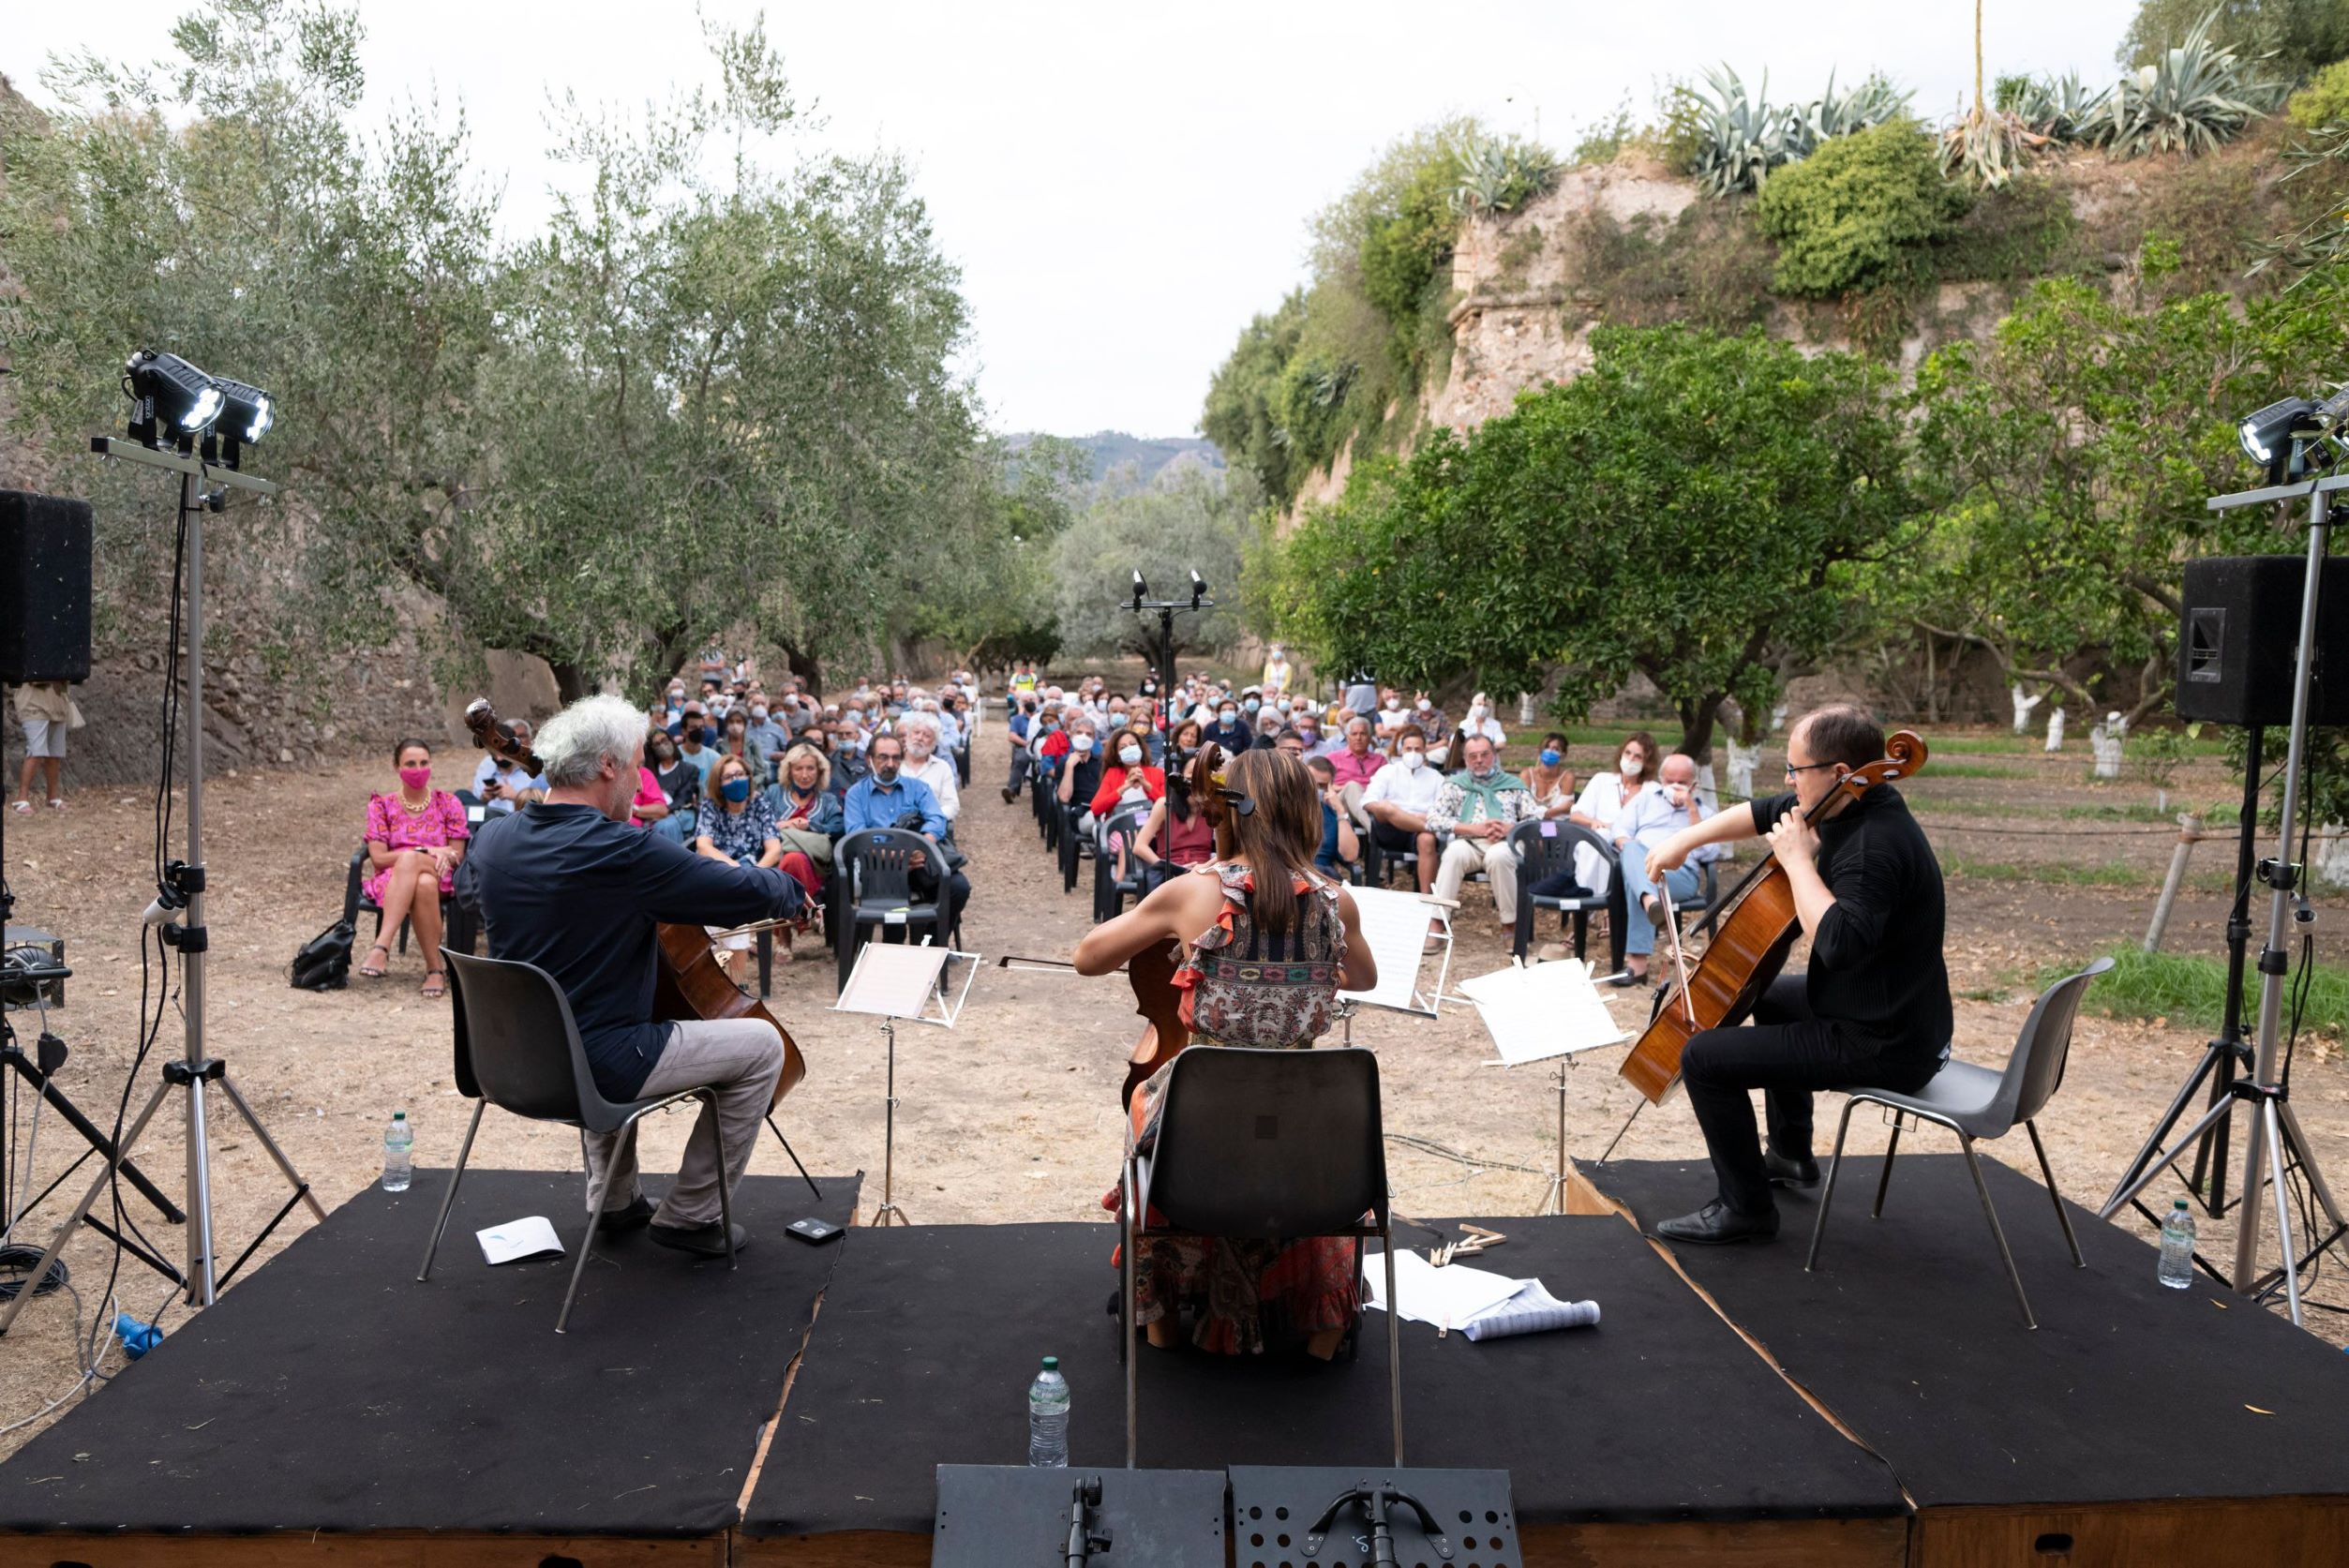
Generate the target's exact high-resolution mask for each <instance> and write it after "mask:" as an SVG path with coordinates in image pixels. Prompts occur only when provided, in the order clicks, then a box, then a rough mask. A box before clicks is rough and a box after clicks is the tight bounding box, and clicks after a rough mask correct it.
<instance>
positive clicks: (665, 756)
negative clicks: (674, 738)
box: [652, 746, 677, 768]
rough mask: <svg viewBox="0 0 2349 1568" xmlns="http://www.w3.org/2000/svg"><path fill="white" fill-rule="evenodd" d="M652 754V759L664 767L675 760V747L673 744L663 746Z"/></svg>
mask: <svg viewBox="0 0 2349 1568" xmlns="http://www.w3.org/2000/svg"><path fill="white" fill-rule="evenodd" d="M652 756H653V760H655V761H657V762H658V763H660V764H661V766H662V767H664V768H666V767H667V766H668V765H669V764H670V763H672V762H675V761H676V760H677V749H676V748H675V747H673V746H663V747H661V748H660V749H659V750H658V751H656V752H654V753H653V754H652Z"/></svg>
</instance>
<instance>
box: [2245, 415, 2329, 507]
mask: <svg viewBox="0 0 2349 1568" xmlns="http://www.w3.org/2000/svg"><path fill="white" fill-rule="evenodd" d="M2322 428H2323V426H2321V425H2320V424H2319V422H2318V420H2317V417H2316V405H2315V404H2313V403H2312V402H2310V401H2309V400H2308V399H2307V398H2305V397H2286V398H2284V399H2282V401H2281V402H2275V403H2270V404H2268V405H2267V407H2266V408H2264V409H2262V410H2260V411H2258V412H2257V413H2255V414H2252V416H2251V417H2250V418H2248V419H2245V420H2244V421H2242V422H2241V423H2240V424H2239V425H2237V426H2236V435H2237V438H2238V439H2239V440H2241V441H2242V443H2243V450H2244V452H2245V453H2246V454H2248V455H2250V457H2251V459H2252V462H2254V463H2257V464H2259V465H2260V466H2261V467H2262V468H2264V469H2266V470H2267V483H2268V484H2270V485H2282V484H2284V483H2286V482H2288V481H2290V480H2294V479H2297V478H2299V477H2300V475H2301V474H2302V473H2303V472H2304V471H2305V470H2306V467H2307V465H2306V463H2305V461H2304V452H2305V448H2306V445H2307V442H2308V440H2309V439H2310V438H2311V437H2312V436H2315V435H2318V434H2319V433H2321V431H2322Z"/></svg>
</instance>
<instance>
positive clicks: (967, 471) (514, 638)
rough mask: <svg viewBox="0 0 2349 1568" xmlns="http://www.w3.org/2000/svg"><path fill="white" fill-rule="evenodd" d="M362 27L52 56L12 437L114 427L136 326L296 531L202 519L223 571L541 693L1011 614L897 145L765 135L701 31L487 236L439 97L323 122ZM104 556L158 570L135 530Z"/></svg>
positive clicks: (317, 618)
mask: <svg viewBox="0 0 2349 1568" xmlns="http://www.w3.org/2000/svg"><path fill="white" fill-rule="evenodd" d="M360 38H361V33H360V28H359V24H358V20H357V14H356V12H355V10H353V9H351V8H348V7H335V6H333V5H330V4H305V3H301V0H212V3H211V4H210V5H209V6H208V7H206V8H205V9H203V10H202V11H200V12H199V13H197V14H196V15H194V16H193V17H191V18H189V19H188V20H187V22H183V23H182V24H181V25H180V27H179V28H178V29H176V30H175V32H174V34H173V40H174V42H175V43H176V44H177V46H178V47H179V49H180V52H181V55H182V63H181V65H180V66H179V67H178V68H177V69H176V70H175V71H173V72H172V75H171V77H170V84H169V85H168V87H167V86H165V85H161V84H159V83H160V81H161V79H160V78H158V77H157V76H156V75H153V74H150V73H142V72H140V71H134V70H127V69H123V68H120V67H113V66H111V65H108V64H106V63H104V62H101V61H97V60H95V59H90V58H83V59H82V60H79V61H76V62H73V63H71V64H69V65H67V67H64V68H63V69H61V70H60V71H58V72H56V73H54V74H53V75H52V86H53V88H54V89H55V90H56V92H57V93H58V95H59V97H62V98H63V99H64V100H65V103H66V106H67V107H66V110H65V112H63V113H62V114H60V116H59V117H58V119H57V121H56V123H55V125H54V126H53V127H52V128H51V129H50V130H49V131H48V132H47V133H45V134H44V133H37V131H34V130H32V129H28V128H26V127H17V130H16V133H15V134H13V135H11V136H9V138H8V140H7V142H6V144H5V149H0V157H5V159H6V162H7V189H6V194H5V198H0V201H5V211H4V212H0V232H5V233H6V234H7V260H8V264H9V267H10V269H11V270H12V271H13V272H14V274H15V276H16V277H17V279H18V280H19V282H20V283H21V284H22V289H23V291H24V292H23V297H22V300H21V301H20V302H19V304H18V305H17V306H16V310H15V316H16V324H17V327H18V328H19V330H16V331H12V333H11V337H12V339H13V347H14V351H15V355H16V360H15V369H16V372H17V376H16V380H17V382H18V396H19V397H20V399H21V400H22V407H23V409H24V411H25V413H26V415H27V416H28V421H29V423H30V424H31V426H33V428H34V429H36V430H37V431H38V432H40V433H41V434H42V436H43V437H45V438H46V439H48V440H50V441H52V442H54V443H55V444H57V445H58V446H60V447H61V448H62V447H68V446H70V445H71V444H73V443H74V442H75V441H77V440H78V439H79V438H80V437H81V436H82V433H83V432H84V431H85V430H87V429H88V428H91V427H105V426H114V425H116V424H117V423H118V422H119V419H120V408H119V406H118V405H119V400H118V398H117V396H116V395H115V393H114V390H113V377H112V374H111V373H110V372H109V371H108V370H107V369H106V368H105V367H106V366H109V365H118V364H119V363H120V362H121V358H122V356H123V354H124V352H125V351H126V350H127V348H129V347H134V346H138V345H141V344H152V345H154V346H156V347H158V348H170V349H173V350H177V351H181V352H183V353H186V354H187V356H188V357H190V358H192V359H194V360H195V361H196V362H197V363H199V364H202V365H206V366H209V367H211V368H213V369H215V370H217V371H219V372H222V373H233V374H237V375H239V376H242V377H243V378H245V379H247V380H250V381H256V382H258V383H260V384H262V385H265V386H267V387H269V388H270V390H271V391H272V392H273V393H275V394H276V395H277V405H278V408H279V411H280V414H279V421H278V425H277V429H276V430H274V431H273V432H272V434H271V438H270V441H269V442H268V443H267V444H266V445H264V446H262V447H261V448H259V449H258V453H257V456H256V461H257V462H258V463H259V465H260V466H261V467H262V470H264V471H266V472H269V473H271V474H272V475H273V476H277V477H280V478H282V479H283V480H284V481H285V482H286V483H287V485H288V490H289V505H288V508H287V509H288V511H289V512H291V513H292V515H293V518H294V521H293V522H292V524H290V525H287V526H279V527H276V528H270V529H248V530H224V532H226V533H227V534H228V535H229V537H230V539H231V540H232V541H234V542H233V543H232V544H229V545H227V546H226V548H225V550H224V553H223V561H222V565H223V567H224V568H225V569H226V570H228V571H232V572H237V571H242V572H246V573H248V574H251V575H254V576H255V577H257V578H266V579H267V580H268V581H270V582H272V583H276V584H286V585H291V586H290V589H287V590H283V591H289V592H291V593H292V595H293V596H294V597H295V599H296V601H297V604H296V605H295V606H292V607H291V608H290V613H289V614H288V617H287V620H288V622H289V624H292V625H294V626H297V627H299V628H300V629H301V632H302V634H303V635H316V636H320V637H322V638H328V639H332V640H336V641H344V642H348V641H350V640H353V639H355V638H362V637H366V636H368V635H383V634H385V633H387V632H388V631H389V630H390V619H391V616H392V614H393V610H392V606H394V605H401V604H403V603H412V601H413V594H412V591H411V590H416V589H422V590H426V591H428V592H429V593H431V594H432V595H435V596H437V597H438V599H439V600H440V601H441V603H442V604H444V605H445V606H446V608H447V611H448V615H449V619H450V621H451V630H452V631H453V632H454V633H455V638H454V643H455V646H457V647H459V648H462V649H465V650H477V649H478V648H481V647H485V646H486V647H496V648H506V649H513V650H522V651H527V652H531V653H536V654H539V655H541V656H543V657H545V658H546V660H547V661H548V662H549V663H550V664H551V665H553V666H554V668H555V671H556V674H557V679H558V680H559V682H560V683H561V686H562V688H563V689H564V691H565V692H566V693H567V694H571V693H576V692H579V691H583V690H587V689H590V688H591V687H592V686H593V685H594V684H595V683H596V682H597V681H598V680H599V679H601V678H602V677H603V676H604V675H606V674H607V673H614V672H621V671H627V670H631V669H633V670H636V671H638V672H641V671H642V670H643V669H644V668H645V667H647V666H648V665H649V666H651V667H653V668H656V669H662V670H666V669H673V668H675V667H677V665H678V663H679V662H680V661H681V660H682V659H683V658H684V657H685V656H686V654H687V653H688V652H689V651H690V650H691V649H692V648H693V647H694V646H696V645H697V644H698V643H699V642H700V641H701V640H702V639H703V638H705V637H708V636H710V635H715V634H718V633H721V632H726V631H728V630H732V629H735V628H739V627H743V626H744V625H745V624H746V623H747V626H748V628H749V629H750V630H751V631H752V632H753V634H754V635H756V636H757V637H758V638H759V639H760V640H762V641H763V642H764V643H766V644H767V645H768V646H770V647H777V648H781V649H782V650H785V652H786V653H787V654H788V655H789V656H790V657H791V660H792V663H793V665H794V666H795V667H798V668H800V669H802V670H803V672H805V673H809V674H815V673H817V661H820V660H821V659H823V658H825V657H828V656H832V655H839V654H847V653H851V652H861V651H864V650H871V649H874V648H876V647H878V646H879V645H880V644H881V643H882V641H883V639H884V635H885V634H884V630H883V629H884V627H886V628H887V629H888V634H890V635H904V636H920V635H945V634H946V633H947V632H948V631H949V630H950V629H955V630H958V631H959V633H960V634H961V635H963V636H964V637H965V639H975V638H976V637H977V636H978V635H980V626H981V624H982V623H983V622H985V621H986V620H988V618H990V617H1001V618H1005V619H1009V618H1011V617H1015V616H1016V615H1017V614H1018V613H1019V607H1018V605H1017V604H1016V603H1013V602H1010V601H1009V600H1008V599H1007V598H1006V596H1005V589H1004V585H1005V583H1006V582H1007V581H1008V580H1010V579H1009V578H1008V577H1007V575H1006V574H1007V573H1008V572H1009V571H1010V565H1009V563H1008V562H1007V560H1006V558H1005V552H1006V551H1008V550H1009V548H1010V546H1009V544H1008V543H1007V541H1008V539H1009V536H1010V530H1009V527H1008V526H1007V519H1008V518H1009V517H1010V515H1011V512H1012V511H1013V510H1015V508H1013V507H1011V506H1010V503H1008V502H1007V501H1006V500H1005V499H1004V497H1003V496H1002V494H1001V493H1000V491H1001V479H1000V464H999V463H998V462H997V461H996V460H995V457H994V455H992V454H990V453H989V452H988V451H987V449H986V448H985V446H984V444H983V442H982V441H981V438H980V429H979V424H978V416H977V411H976V409H975V407H974V405H973V403H972V400H971V397H970V395H969V390H968V388H967V386H966V385H965V384H964V383H963V382H962V381H959V380H958V379H957V377H956V375H955V374H954V372H953V371H952V370H951V369H950V362H951V360H952V359H953V358H954V356H956V355H957V354H958V353H959V352H960V351H961V350H962V348H963V347H964V344H965V308H964V306H963V302H962V299H961V297H960V293H959V280H958V278H957V276H956V274H955V271H954V269H953V267H952V266H951V265H950V263H949V262H947V261H945V260H944V258H943V257H941V256H940V255H939V253H938V251H937V248H936V246H935V243H934V241H933V238H932V235H931V232H930V227H929V220H928V217H927V214H926V212H925V211H924V209H923V206H922V204H921V202H920V200H919V198H918V197H917V196H916V195H915V194H914V192H913V190H912V188H911V187H910V184H909V182H908V180H907V177H906V174H905V171H904V169H903V168H902V167H901V166H900V165H899V164H898V163H897V162H895V161H894V160H893V159H890V158H887V157H868V158H863V159H840V158H824V157H811V158H806V159H802V160H796V161H794V162H792V163H791V164H790V165H789V166H788V167H787V168H786V169H785V170H784V171H783V172H773V171H771V170H770V169H769V168H767V167H766V166H765V165H764V164H763V163H762V161H761V157H760V155H761V153H762V152H763V151H764V150H765V149H766V148H767V147H768V146H770V145H771V143H772V142H773V141H774V139H776V138H778V137H779V136H782V135H785V134H787V133H788V132H789V130H790V128H791V127H792V125H793V122H794V121H795V119H796V117H797V116H796V111H795V109H794V105H793V99H792V96H791V92H790V88H789V85H788V82H787V81H786V79H785V75H784V72H783V70H782V64H781V61H780V59H779V58H778V57H777V56H776V55H775V54H774V52H772V51H771V49H770V48H769V47H768V44H767V41H766V38H765V37H764V35H763V33H762V32H761V31H760V29H759V28H757V27H756V26H753V27H751V28H749V29H746V30H742V31H739V32H731V31H726V30H722V29H713V30H712V31H711V34H710V42H711V53H712V63H713V65H714V67H715V74H716V76H717V78H718V80H719V83H720V85H719V86H718V87H717V88H716V89H715V90H694V91H689V92H684V93H681V94H678V95H675V96H674V97H672V98H671V99H670V101H668V102H666V103H665V104H662V105H658V106H656V107H654V108H653V109H651V110H650V111H648V112H646V114H645V117H644V118H643V120H642V121H641V122H631V121H626V120H620V119H614V118H609V117H605V116H599V115H596V114H592V113H590V112H586V111H584V110H583V109H582V108H581V107H580V106H579V105H577V104H576V103H568V102H567V103H566V104H565V105H564V106H563V108H562V111H561V121H562V123H563V124H564V126H565V127H567V140H566V141H565V142H564V144H563V146H562V147H561V156H563V157H566V158H568V159H570V160H571V161H573V162H574V163H576V164H577V165H578V166H580V167H581V168H583V169H584V170H585V171H586V172H587V176H588V177H587V179H586V180H585V181H583V182H582V183H581V186H580V187H579V190H580V193H579V194H576V195H568V196H565V197H564V198H563V199H561V201H560V202H559V203H558V207H557V212H556V215H555V217H554V218H553V219H552V221H551V223H550V224H549V225H548V227H547V229H546V231H545V232H543V233H541V234H538V235H535V236H531V237H529V238H527V239H525V240H523V241H521V242H520V243H518V244H516V245H515V246H512V247H511V248H510V249H508V250H506V251H504V252H502V253H501V252H500V251H498V250H497V249H495V248H494V247H493V246H492V243H491V240H490V229H491V219H492V216H493V202H492V201H491V199H490V198H489V197H488V196H487V195H486V194H485V193H483V192H482V190H481V189H480V188H479V185H478V182H477V180H476V179H475V177H474V176H473V174H472V173H471V171H470V169H469V167H468V165H467V162H466V157H465V143H464V136H463V131H462V127H461V124H460V126H459V127H458V128H457V129H456V131H454V132H451V133H445V134H444V133H441V132H439V131H436V130H435V129H433V128H432V127H430V126H429V125H428V124H427V123H426V119H425V118H424V116H422V115H421V114H416V115H411V116H409V117H408V118H406V119H403V120H402V121H400V122H399V123H398V124H396V126H395V127H394V129H393V130H392V132H391V133H390V134H389V136H388V137H386V138H385V139H383V140H382V142H379V143H378V145H377V146H376V147H374V148H373V149H363V148H362V146H361V145H360V143H359V142H358V140H357V138H355V137H354V136H353V134H352V131H351V128H350V127H351V124H352V115H353V114H354V113H355V112H356V110H357V107H358V103H359V98H360V94H361V92H362V89H363V85H364V84H363V82H362V79H361V76H360V72H359V67H358V63H357V62H358V59H359V52H358V46H359V42H360ZM721 149H723V150H724V152H726V153H727V154H730V155H732V156H730V157H716V156H710V155H713V154H715V153H717V152H718V151H720V150H721ZM712 170H718V171H723V172H721V173H715V174H713V173H712V172H711V171H712ZM110 510H111V507H110ZM150 515H151V506H142V507H141V508H140V509H139V510H138V511H137V512H136V513H133V514H130V515H129V516H131V517H135V518H136V523H135V524H132V525H131V526H130V527H121V528H118V529H116V530H114V531H113V532H112V533H110V537H119V536H120V535H121V534H126V533H129V532H132V531H133V530H134V529H135V530H137V531H139V532H142V533H144V534H147V535H152V534H153V533H154V530H152V529H151V528H148V527H146V526H145V525H146V523H147V521H148V518H149V516H150ZM876 537H878V538H888V539H889V540H890V541H891V544H892V548H890V550H887V551H881V550H875V549H872V548H870V547H869V546H870V544H871V541H872V540H874V539H875V538H876ZM819 562H820V563H821V566H820V570H817V569H812V566H813V563H819ZM112 565H120V566H121V568H122V569H123V571H124V572H125V573H126V574H139V575H149V574H151V575H152V578H153V580H154V581H157V582H159V581H161V580H162V576H163V574H161V573H160V572H157V571H154V563H153V562H152V561H150V560H145V559H144V558H143V553H142V547H139V546H133V547H132V548H129V549H127V550H124V551H122V552H120V554H119V555H118V556H117V557H116V558H115V559H114V560H110V566H112ZM110 586H112V587H116V588H120V587H122V586H123V585H121V584H114V585H110ZM130 602H132V603H135V602H136V600H135V599H134V600H132V601H130Z"/></svg>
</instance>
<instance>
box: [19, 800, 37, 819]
mask: <svg viewBox="0 0 2349 1568" xmlns="http://www.w3.org/2000/svg"><path fill="white" fill-rule="evenodd" d="M16 814H17V815H19V816H30V815H32V814H33V802H32V801H30V800H19V801H18V802H17V803H16Z"/></svg>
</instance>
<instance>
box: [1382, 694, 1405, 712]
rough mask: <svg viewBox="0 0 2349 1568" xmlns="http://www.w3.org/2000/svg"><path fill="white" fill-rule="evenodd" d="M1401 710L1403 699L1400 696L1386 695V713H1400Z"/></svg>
mask: <svg viewBox="0 0 2349 1568" xmlns="http://www.w3.org/2000/svg"><path fill="white" fill-rule="evenodd" d="M1402 710H1403V699H1402V698H1400V697H1388V698H1387V699H1386V711H1387V712H1388V713H1390V714H1395V713H1400V712H1401V711H1402Z"/></svg>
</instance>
